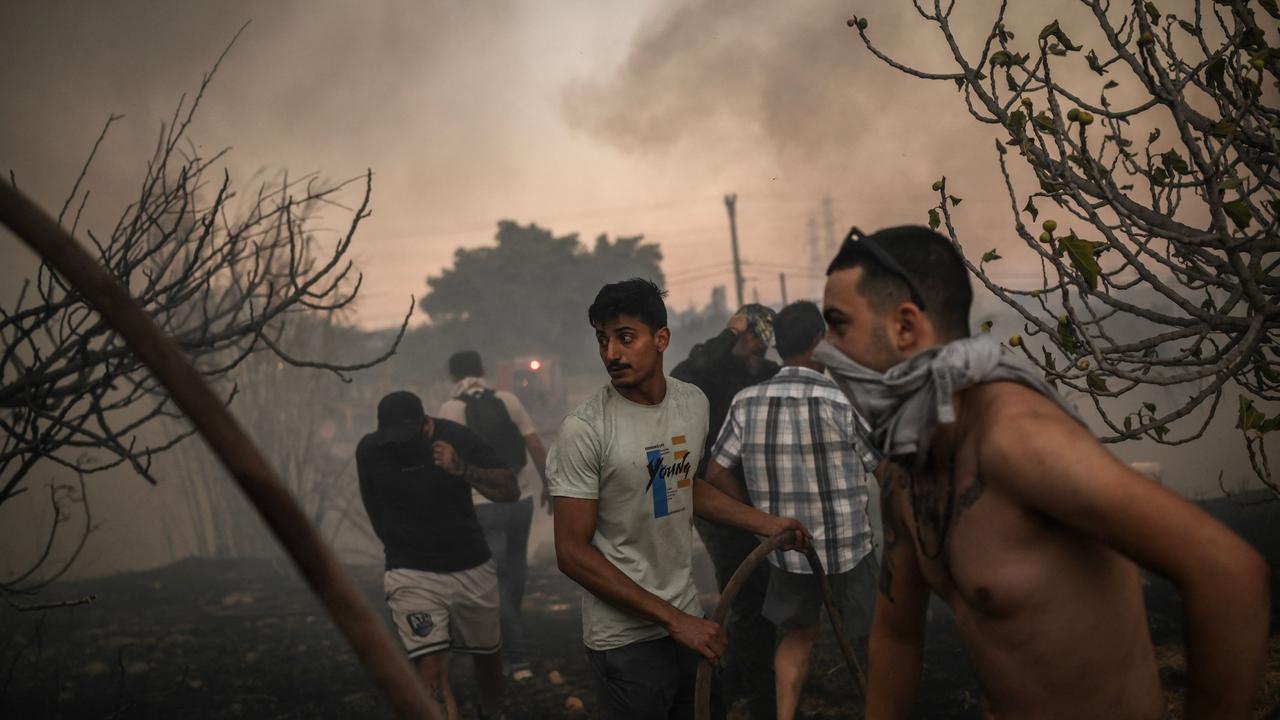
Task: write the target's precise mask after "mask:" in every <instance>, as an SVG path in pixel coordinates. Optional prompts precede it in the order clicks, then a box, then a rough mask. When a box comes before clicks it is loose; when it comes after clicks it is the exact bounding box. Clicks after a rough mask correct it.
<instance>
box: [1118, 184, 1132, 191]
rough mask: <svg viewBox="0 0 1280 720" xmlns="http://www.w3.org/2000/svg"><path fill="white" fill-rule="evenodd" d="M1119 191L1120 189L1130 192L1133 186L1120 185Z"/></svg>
mask: <svg viewBox="0 0 1280 720" xmlns="http://www.w3.org/2000/svg"><path fill="white" fill-rule="evenodd" d="M1120 189H1121V190H1125V191H1128V190H1132V189H1133V185H1132V184H1127V185H1121V186H1120Z"/></svg>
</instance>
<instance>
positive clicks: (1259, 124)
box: [849, 0, 1280, 492]
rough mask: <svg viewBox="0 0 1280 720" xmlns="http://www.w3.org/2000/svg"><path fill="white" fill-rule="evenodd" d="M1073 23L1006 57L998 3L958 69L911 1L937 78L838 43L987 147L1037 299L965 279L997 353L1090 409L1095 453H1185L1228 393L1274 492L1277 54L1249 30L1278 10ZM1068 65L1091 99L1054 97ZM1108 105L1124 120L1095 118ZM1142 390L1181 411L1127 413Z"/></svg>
mask: <svg viewBox="0 0 1280 720" xmlns="http://www.w3.org/2000/svg"><path fill="white" fill-rule="evenodd" d="M1081 4H1082V5H1083V6H1084V7H1085V9H1086V10H1087V11H1088V15H1087V17H1082V18H1080V19H1078V20H1072V21H1071V22H1059V21H1058V20H1053V21H1052V22H1049V23H1048V24H1047V25H1045V26H1044V27H1043V29H1041V30H1040V31H1039V33H1038V34H1037V35H1036V36H1035V37H1033V38H1031V39H1030V42H1024V41H1021V40H1017V39H1015V35H1014V33H1013V32H1012V31H1011V29H1010V28H1008V27H1006V26H1005V10H1006V8H1007V3H1006V2H1002V3H1001V5H1000V8H999V11H998V12H997V13H996V16H995V19H994V21H993V22H992V24H991V30H990V33H989V34H988V35H987V36H986V38H985V39H984V41H983V43H982V47H981V49H980V50H978V51H977V52H975V53H970V52H968V51H966V50H965V49H964V47H963V45H964V42H963V41H962V40H960V39H958V38H957V36H956V34H955V32H954V30H953V27H952V25H951V12H952V10H953V9H954V7H955V3H954V2H949V3H944V2H941V0H935V1H934V2H933V3H932V8H931V9H930V8H926V7H925V6H924V4H923V3H922V2H920V0H917V2H916V3H915V6H916V10H917V11H918V12H919V14H920V15H921V16H922V17H923V18H924V20H925V21H927V22H930V23H933V24H934V25H936V26H937V28H938V30H939V31H940V33H941V42H943V43H945V45H946V47H947V48H948V49H949V53H950V55H951V57H952V59H953V60H954V63H955V67H954V68H953V69H949V70H947V71H943V72H925V71H922V70H917V69H915V68H913V67H910V66H908V65H905V64H903V63H900V62H898V61H897V60H894V59H892V58H890V57H889V56H888V55H886V54H885V53H884V52H883V51H882V50H881V49H880V48H878V47H876V46H875V45H874V44H872V42H871V38H870V35H869V31H868V23H867V21H866V20H865V19H864V18H858V17H855V18H853V19H852V20H850V21H849V25H850V26H851V27H854V28H856V30H857V32H858V34H859V35H860V37H861V38H862V41H863V43H864V44H865V45H866V47H867V48H868V49H869V50H870V51H871V52H872V53H873V54H874V55H875V56H876V57H878V58H880V59H881V60H882V61H884V62H886V63H888V64H889V65H891V66H892V67H894V68H896V69H898V70H900V71H902V72H904V73H907V74H908V75H912V76H914V77H919V78H924V79H927V80H941V81H945V82H954V83H955V85H956V87H957V88H958V89H959V90H960V91H961V92H962V93H963V97H964V101H965V104H966V107H967V109H968V111H969V113H970V114H971V115H972V116H973V117H974V118H975V119H977V120H978V121H980V122H983V123H989V124H992V125H994V126H997V127H1000V128H1002V134H1003V135H1004V138H1003V141H1001V140H997V141H996V146H995V151H996V153H997V158H998V160H999V164H1000V170H1001V172H1002V173H1003V175H1004V180H1005V187H1006V190H1007V191H1008V195H1009V200H1010V207H1011V210H1012V212H1013V215H1014V229H1015V231H1016V232H1017V234H1018V237H1020V238H1021V239H1022V241H1023V243H1024V244H1025V246H1026V251H1027V252H1028V253H1029V254H1030V257H1032V258H1036V259H1038V260H1039V264H1040V267H1041V269H1042V279H1043V282H1042V283H1041V284H1040V286H1038V287H1032V288H1025V287H1024V288H1014V287H1009V286H1006V285H1002V284H1001V283H998V282H996V281H994V280H993V279H992V278H991V276H990V275H989V274H988V272H987V269H988V267H990V265H991V264H992V263H995V262H997V261H999V260H1001V257H1000V255H999V254H998V253H997V252H996V251H995V250H994V249H992V250H989V251H987V252H984V253H983V254H982V255H981V257H970V258H969V259H968V260H967V262H968V264H969V268H970V270H972V271H973V273H974V274H975V275H976V276H977V277H978V279H979V280H980V281H981V282H982V284H983V285H985V286H986V287H987V289H988V290H990V291H991V292H992V293H994V294H995V295H996V296H997V297H999V298H1000V299H1001V300H1003V301H1004V302H1005V303H1007V304H1008V305H1009V306H1010V307H1012V308H1014V309H1015V310H1016V311H1017V312H1018V313H1020V314H1021V316H1022V318H1023V319H1024V320H1025V323H1026V328H1025V337H1023V336H1019V335H1015V336H1013V337H1011V338H1009V344H1010V345H1012V346H1014V347H1019V348H1021V349H1022V352H1023V353H1024V354H1025V355H1026V356H1027V358H1029V359H1030V360H1031V361H1032V362H1034V363H1036V364H1037V365H1038V366H1039V367H1040V369H1041V370H1043V371H1044V373H1045V375H1046V376H1047V377H1048V378H1049V379H1050V380H1052V381H1054V382H1056V383H1059V384H1061V385H1064V386H1066V387H1069V388H1072V389H1074V390H1078V391H1081V392H1083V393H1085V394H1087V396H1088V397H1090V398H1092V401H1093V403H1094V405H1095V406H1096V408H1097V410H1098V413H1099V414H1100V415H1101V417H1102V419H1103V421H1104V422H1105V423H1106V425H1107V427H1108V428H1109V429H1110V433H1111V434H1110V435H1108V436H1107V437H1105V438H1103V439H1104V440H1105V441H1108V442H1114V441H1119V440H1125V439H1129V438H1141V437H1146V438H1150V439H1152V440H1155V441H1156V442H1160V443H1165V444H1179V443H1185V442H1188V441H1191V440H1194V439H1196V438H1199V437H1200V436H1201V435H1202V434H1203V433H1204V431H1205V429H1206V428H1207V427H1208V424H1209V422H1210V420H1211V419H1212V417H1213V416H1214V414H1215V413H1216V411H1217V410H1218V407H1219V403H1220V402H1221V400H1222V399H1223V395H1224V394H1226V393H1227V392H1228V390H1229V388H1232V387H1234V388H1238V390H1239V395H1238V404H1237V411H1238V416H1237V417H1238V419H1237V427H1238V428H1239V429H1240V430H1241V432H1242V433H1243V434H1244V438H1245V442H1246V446H1247V449H1248V452H1249V456H1250V460H1251V462H1252V463H1253V468H1254V470H1255V471H1256V473H1257V475H1258V477H1259V478H1260V479H1262V480H1263V481H1264V482H1265V483H1266V484H1267V485H1268V486H1269V487H1270V488H1271V489H1272V490H1275V491H1277V492H1280V486H1278V485H1277V482H1276V480H1275V479H1274V477H1273V476H1272V474H1271V471H1270V468H1269V465H1268V461H1267V456H1266V452H1265V448H1264V446H1263V438H1264V436H1265V435H1267V434H1269V433H1272V432H1274V431H1276V430H1277V429H1280V416H1276V417H1267V416H1266V415H1265V414H1264V412H1263V409H1262V408H1260V407H1259V405H1260V404H1261V403H1267V402H1271V403H1273V402H1274V401H1276V400H1280V372H1277V370H1276V366H1277V358H1280V274H1278V273H1277V267H1278V265H1280V236H1278V235H1277V224H1278V223H1280V170H1278V167H1280V133H1278V132H1277V127H1280V107H1277V105H1276V104H1275V97H1276V96H1275V94H1274V92H1273V91H1274V89H1275V88H1276V87H1277V86H1280V84H1278V83H1277V82H1276V80H1277V77H1278V76H1280V50H1278V49H1277V48H1275V47H1273V46H1271V45H1269V43H1268V38H1267V36H1268V34H1269V32H1270V31H1268V30H1266V28H1268V27H1269V28H1272V29H1273V30H1274V28H1275V27H1276V25H1275V24H1274V19H1275V18H1280V11H1278V9H1277V6H1276V2H1275V0H1254V1H1250V0H1217V1H1215V2H1212V3H1210V2H1204V3H1202V2H1199V1H1198V0H1197V2H1195V3H1194V5H1193V11H1192V13H1191V14H1189V15H1187V16H1178V15H1175V14H1174V13H1171V12H1167V9H1168V8H1167V6H1166V5H1165V4H1163V3H1157V2H1141V1H1138V0H1135V1H1134V2H1129V3H1124V4H1123V5H1122V6H1117V7H1116V8H1114V9H1113V8H1112V3H1111V2H1109V1H1108V0H1083V1H1082V3H1081ZM944 8H945V9H944ZM1266 16H1270V18H1271V19H1267V18H1266ZM1260 18H1261V19H1260ZM1085 25H1088V26H1090V29H1091V31H1099V32H1100V35H1101V37H1103V38H1105V44H1104V45H1102V46H1100V47H1097V48H1093V49H1088V50H1087V52H1084V53H1083V54H1081V52H1082V51H1085V50H1086V49H1085V48H1083V47H1082V46H1080V45H1077V44H1075V43H1074V42H1073V41H1072V36H1080V33H1081V32H1083V31H1081V30H1080V27H1081V26H1085ZM1019 36H1021V34H1019ZM1024 40H1025V39H1024ZM1067 62H1072V63H1078V65H1077V66H1076V68H1073V70H1075V71H1076V74H1077V75H1078V74H1080V72H1081V71H1084V72H1085V74H1086V75H1087V72H1088V71H1092V72H1093V73H1095V74H1096V76H1097V78H1096V81H1095V82H1096V84H1097V85H1099V86H1100V87H1099V88H1097V93H1098V94H1097V100H1095V101H1091V100H1087V99H1086V98H1085V96H1086V94H1090V93H1091V92H1092V90H1091V91H1089V92H1088V93H1087V92H1086V91H1085V90H1083V89H1081V88H1079V87H1076V88H1068V87H1066V86H1064V85H1063V84H1062V83H1061V82H1060V80H1061V78H1062V77H1063V76H1065V75H1068V74H1069V71H1067V70H1065V69H1064V67H1063V64H1064V63H1067ZM1085 68H1087V70H1085ZM1077 84H1085V83H1077ZM1117 87H1121V88H1122V89H1121V90H1117V91H1116V92H1112V91H1113V90H1114V89H1115V88H1117ZM1120 92H1124V93H1126V94H1125V95H1124V97H1126V98H1129V101H1128V102H1125V103H1123V104H1121V103H1118V102H1113V99H1112V98H1114V97H1116V95H1117V93H1120ZM1010 151H1012V153H1011V152H1010ZM1010 157H1016V158H1021V161H1022V163H1025V167H1024V169H1025V170H1029V171H1030V173H1033V174H1034V179H1035V181H1037V184H1036V187H1035V188H1033V189H1031V190H1030V191H1029V192H1028V191H1027V190H1025V189H1022V190H1020V189H1019V188H1018V184H1019V183H1018V182H1015V179H1014V177H1013V175H1014V174H1017V173H1011V171H1010V168H1009V164H1008V163H1009V158H1010ZM1019 177H1021V176H1020V175H1019ZM933 189H934V191H936V192H937V193H938V197H939V203H938V205H937V206H936V207H935V208H933V209H932V210H930V211H929V223H930V225H932V226H933V227H935V228H936V227H939V226H940V225H941V226H944V227H945V229H946V231H947V233H948V234H949V235H950V237H951V239H952V241H953V242H954V243H955V244H956V247H958V248H960V247H961V245H960V239H959V237H958V234H957V232H956V228H955V227H954V225H953V223H952V215H951V209H952V208H953V207H954V206H955V205H957V204H959V203H960V198H958V197H956V196H954V195H951V194H950V191H949V190H948V188H947V185H946V181H945V179H944V180H939V181H938V182H936V183H935V184H934V186H933ZM1055 211H1056V212H1057V213H1058V215H1057V217H1056V218H1054V217H1046V218H1045V219H1044V220H1043V222H1041V223H1040V227H1038V228H1037V227H1034V224H1035V223H1036V222H1037V221H1038V220H1039V215H1041V214H1045V215H1047V216H1049V215H1053V214H1054V212H1055ZM961 249H962V252H963V248H961ZM1032 338H1035V341H1034V344H1037V345H1038V348H1037V350H1036V351H1033V350H1032V347H1031V346H1032V344H1033V340H1032ZM1152 389H1160V390H1162V391H1163V392H1164V393H1165V397H1168V396H1170V395H1172V396H1174V397H1177V398H1179V399H1178V400H1177V401H1176V402H1175V403H1174V404H1173V406H1172V407H1158V406H1157V404H1156V403H1155V402H1152V401H1150V400H1146V401H1142V399H1143V398H1144V394H1143V391H1150V390H1152ZM1130 393H1134V395H1136V396H1137V397H1138V398H1139V401H1134V400H1133V399H1132V398H1133V397H1134V395H1130ZM1127 395H1128V396H1129V397H1128V398H1126V397H1125V396H1127ZM1146 395H1150V393H1149V392H1147V393H1146ZM1122 398H1124V400H1121V399H1122ZM1205 406H1207V411H1202V412H1199V413H1196V414H1195V415H1193V413H1195V411H1196V410H1197V409H1200V408H1202V407H1205ZM1179 421H1182V422H1179Z"/></svg>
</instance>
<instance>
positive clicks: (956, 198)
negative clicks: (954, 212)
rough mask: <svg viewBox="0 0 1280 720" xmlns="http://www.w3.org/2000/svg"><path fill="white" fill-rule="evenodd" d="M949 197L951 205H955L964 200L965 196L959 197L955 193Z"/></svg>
mask: <svg viewBox="0 0 1280 720" xmlns="http://www.w3.org/2000/svg"><path fill="white" fill-rule="evenodd" d="M947 199H948V200H950V201H951V207H955V206H956V205H959V204H960V203H962V202H964V199H963V198H958V197H956V196H955V195H948V196H947Z"/></svg>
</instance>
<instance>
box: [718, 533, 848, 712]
mask: <svg viewBox="0 0 1280 720" xmlns="http://www.w3.org/2000/svg"><path fill="white" fill-rule="evenodd" d="M792 542H795V531H794V530H784V531H782V532H780V533H778V534H777V535H774V536H773V537H771V538H769V539H768V540H765V541H764V542H762V543H760V546H759V547H757V548H756V549H755V550H752V551H751V554H750V555H748V556H747V557H746V559H745V560H743V561H742V564H741V565H739V566H738V569H737V571H736V572H734V573H733V577H731V578H729V584H727V585H725V586H724V592H722V593H720V602H719V604H717V605H716V609H715V611H714V612H713V613H712V614H711V619H712V620H714V621H716V622H717V623H719V624H720V626H721V627H724V623H725V619H726V618H728V616H729V606H731V605H732V604H733V599H734V598H735V597H737V595H738V591H739V590H741V589H742V586H743V585H744V584H745V583H746V582H747V578H748V577H750V576H751V573H753V572H755V569H756V568H757V567H759V565H760V563H762V562H764V559H765V558H766V557H768V556H769V553H771V552H773V551H775V550H777V549H779V548H781V547H782V546H784V545H789V544H791V543H792ZM804 556H805V558H806V559H808V561H809V567H810V569H812V570H813V574H814V576H816V577H817V578H818V583H819V584H820V585H821V586H822V603H823V604H824V605H826V606H827V616H828V617H830V618H831V629H832V630H834V631H835V633H836V641H837V642H839V643H840V652H841V653H842V654H843V655H844V663H845V665H846V666H848V668H849V674H850V675H852V676H853V683H854V685H857V686H858V693H859V694H861V695H866V692H867V681H866V678H865V676H864V675H863V674H862V666H860V665H859V664H858V658H857V657H856V656H854V654H853V646H851V645H850V644H849V639H848V638H847V637H845V634H844V620H842V619H841V618H840V611H839V610H838V609H837V608H836V604H835V600H834V598H833V597H832V595H831V583H830V582H828V580H827V573H826V571H824V570H823V569H822V561H821V560H820V559H818V553H817V552H816V551H815V550H814V549H813V547H812V546H810V547H809V548H807V549H806V550H805V552H804ZM695 692H696V695H695V696H694V717H695V718H696V720H711V662H710V661H709V660H707V659H706V658H702V661H701V662H699V663H698V685H697V688H696V690H695Z"/></svg>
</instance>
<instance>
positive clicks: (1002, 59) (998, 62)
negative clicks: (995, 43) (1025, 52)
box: [987, 50, 1013, 68]
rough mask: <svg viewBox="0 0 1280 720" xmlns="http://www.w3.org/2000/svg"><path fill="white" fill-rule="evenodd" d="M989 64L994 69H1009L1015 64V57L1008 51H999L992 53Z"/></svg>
mask: <svg viewBox="0 0 1280 720" xmlns="http://www.w3.org/2000/svg"><path fill="white" fill-rule="evenodd" d="M987 62H988V63H989V64H990V65H991V66H992V67H1006V68H1007V67H1009V66H1010V65H1012V64H1013V55H1012V54H1010V53H1009V51H1008V50H997V51H995V52H993V53H991V58H990V59H988V60H987Z"/></svg>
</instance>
